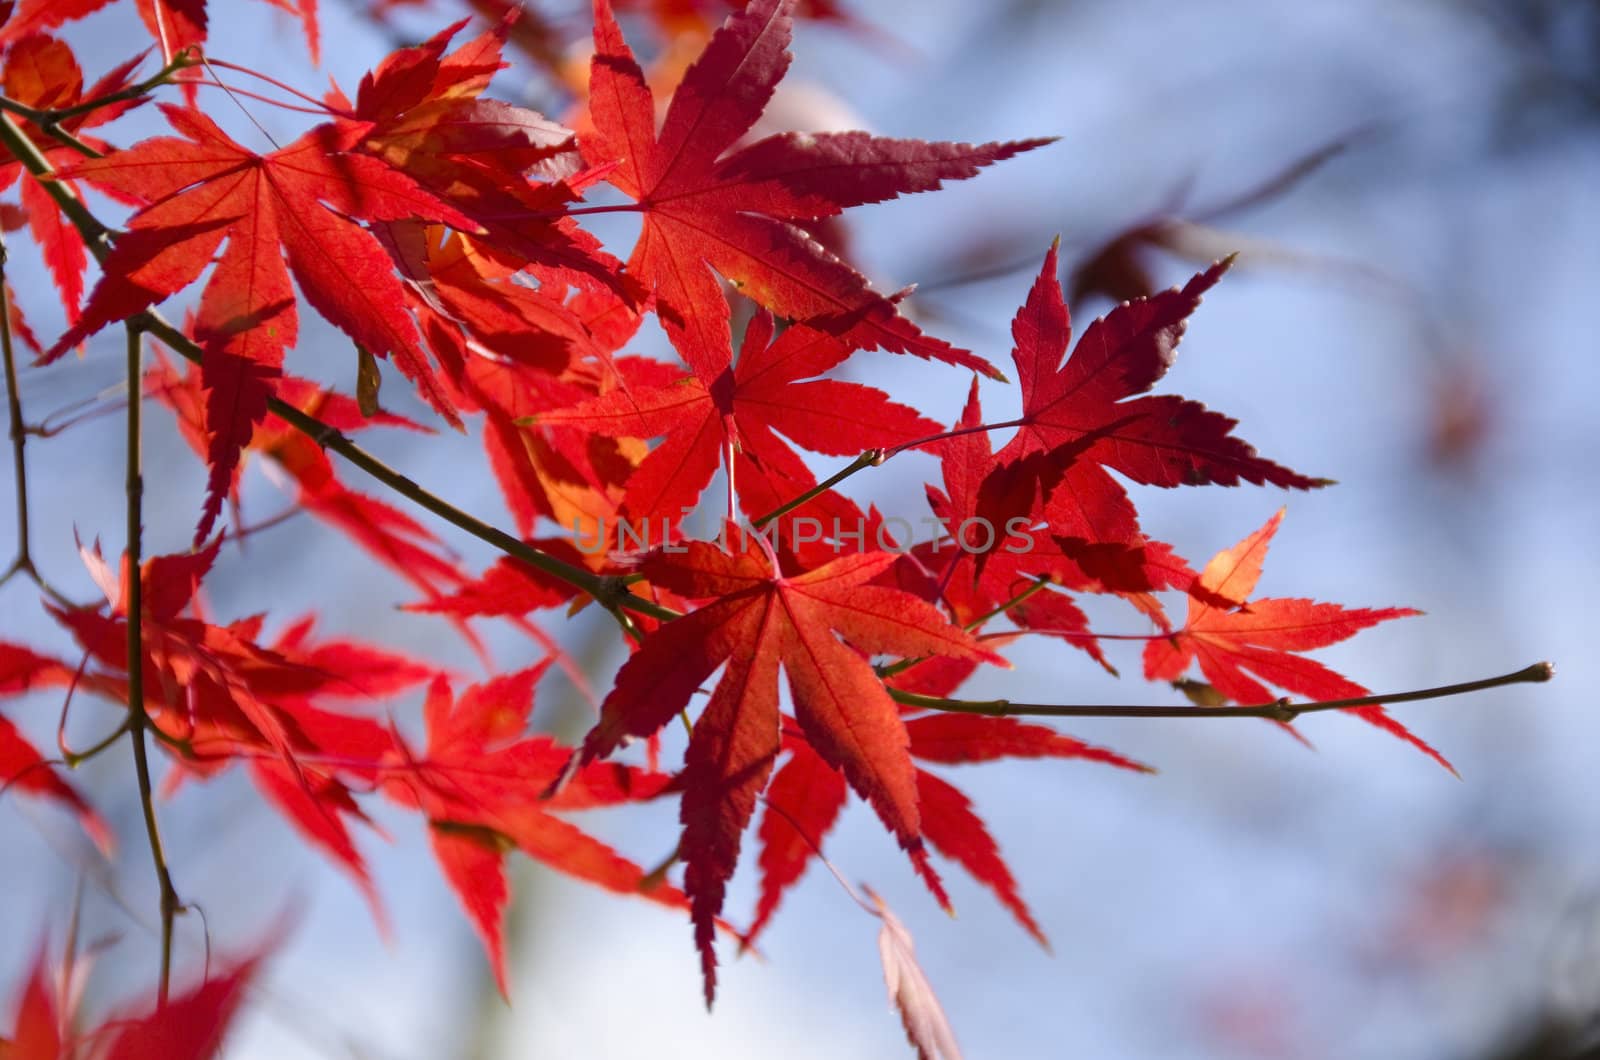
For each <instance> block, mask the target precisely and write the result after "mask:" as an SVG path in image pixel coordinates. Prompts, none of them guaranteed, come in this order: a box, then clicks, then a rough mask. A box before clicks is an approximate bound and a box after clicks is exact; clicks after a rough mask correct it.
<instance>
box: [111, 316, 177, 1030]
mask: <svg viewBox="0 0 1600 1060" xmlns="http://www.w3.org/2000/svg"><path fill="white" fill-rule="evenodd" d="M127 332H128V440H127V447H128V478H127V495H128V496H127V500H128V505H127V507H128V545H127V562H126V566H125V567H124V569H125V571H126V574H125V576H124V581H123V587H122V591H123V595H124V599H123V600H122V601H121V603H122V607H123V612H124V614H126V616H127V620H128V731H129V732H130V733H131V735H132V736H133V767H134V772H135V774H136V775H137V777H138V782H139V805H140V807H141V808H142V809H143V810H144V829H145V834H146V836H147V837H148V838H149V840H150V857H151V860H152V861H154V862H155V867H156V883H157V885H158V886H159V887H160V890H161V898H160V901H161V979H160V981H159V985H158V987H157V991H156V1005H157V1007H158V1008H165V1007H166V1005H167V993H168V990H169V988H170V986H171V983H172V922H173V918H174V917H176V916H177V915H178V913H179V912H180V911H181V910H182V908H183V906H182V903H180V902H179V901H178V892H177V889H176V888H174V887H173V885H172V873H171V872H170V871H169V870H168V868H167V857H166V854H165V853H164V852H163V850H162V846H161V829H160V828H159V827H158V826H157V824H156V805H155V788H154V785H153V784H152V783H151V780H150V752H149V749H148V748H147V747H146V746H145V739H144V735H145V729H146V728H147V727H148V726H149V724H150V718H149V716H148V715H147V714H146V713H145V710H144V640H143V638H144V628H143V627H144V586H143V584H142V582H143V579H142V577H141V573H140V569H139V568H140V565H141V563H142V562H143V559H142V552H143V548H142V539H143V508H144V478H143V474H142V472H141V467H140V463H141V461H140V450H141V444H140V443H141V437H142V433H143V432H142V430H141V425H140V422H139V421H140V415H139V414H140V409H141V406H142V405H143V404H144V402H143V401H142V399H141V394H140V381H141V375H142V373H141V365H140V360H141V358H140V353H141V351H142V349H143V339H142V338H141V337H140V333H139V329H138V328H137V327H136V326H134V325H133V324H129V325H128V326H127Z"/></svg>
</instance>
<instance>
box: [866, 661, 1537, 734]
mask: <svg viewBox="0 0 1600 1060" xmlns="http://www.w3.org/2000/svg"><path fill="white" fill-rule="evenodd" d="M1555 672H1556V668H1555V665H1554V664H1553V663H1548V662H1537V663H1534V664H1533V665H1532V666H1525V667H1523V668H1522V669H1520V670H1517V671H1515V672H1513V673H1509V674H1501V675H1499V676H1498V677H1485V678H1483V679H1482V680H1478V681H1463V682H1460V683H1459V684H1453V685H1440V686H1438V687H1437V688H1423V689H1418V690H1416V691H1411V692H1390V693H1388V694H1386V695H1369V696H1353V697H1351V698H1349V699H1319V700H1312V701H1310V702H1307V703H1294V702H1291V701H1290V700H1289V699H1288V698H1284V699H1279V700H1275V701H1274V702H1271V703H1253V704H1250V705H1248V706H1242V707H1194V706H1190V707H1185V706H1178V705H1176V704H1170V705H1164V706H1136V705H1135V706H1130V705H1123V704H1106V705H1091V704H1081V703H1013V702H1011V701H1010V700H1008V699H944V698H941V697H939V696H924V695H920V694H918V693H916V692H905V691H902V690H901V689H898V688H891V689H889V695H890V696H891V697H892V698H893V699H894V700H895V701H896V702H899V703H904V704H905V705H906V706H908V707H923V708H925V709H928V710H943V711H947V712H950V713H955V714H983V715H987V716H989V717H994V718H1010V717H1021V716H1032V717H1045V718H1271V719H1272V720H1273V721H1283V722H1289V721H1294V720H1295V719H1296V718H1298V717H1299V716H1300V715H1302V714H1315V713H1317V712H1319V711H1324V710H1347V709H1349V708H1351V707H1371V706H1378V705H1381V704H1385V703H1412V702H1416V701H1418V700H1423V699H1442V698H1444V697H1445V696H1459V695H1464V694H1466V693H1468V692H1482V691H1484V690H1486V689H1490V688H1499V687H1500V686H1502V685H1515V684H1524V683H1534V682H1541V681H1548V680H1550V679H1551V678H1552V677H1554V676H1555Z"/></svg>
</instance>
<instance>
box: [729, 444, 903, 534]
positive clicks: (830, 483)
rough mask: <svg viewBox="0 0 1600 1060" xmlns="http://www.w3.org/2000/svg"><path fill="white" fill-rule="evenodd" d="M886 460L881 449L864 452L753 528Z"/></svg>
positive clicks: (755, 524)
mask: <svg viewBox="0 0 1600 1060" xmlns="http://www.w3.org/2000/svg"><path fill="white" fill-rule="evenodd" d="M886 459H887V456H886V454H885V453H884V451H883V450H882V449H868V450H867V451H866V452H864V453H862V454H861V455H860V456H858V457H856V458H855V459H854V460H852V461H850V463H849V464H847V465H845V466H844V467H842V468H840V469H839V470H838V471H835V472H834V473H833V474H832V475H829V476H828V477H827V478H825V479H823V480H822V481H821V482H819V483H817V484H816V485H815V486H812V487H811V488H810V489H808V490H806V491H805V492H804V493H802V494H800V495H799V496H798V497H793V498H791V499H790V500H787V501H785V502H784V503H783V504H781V505H779V506H778V507H776V508H774V509H772V511H770V512H768V513H767V514H766V515H763V516H762V517H761V518H759V519H757V520H756V521H755V523H754V526H755V528H756V529H757V530H760V529H761V528H762V527H763V526H766V525H767V524H768V523H770V522H772V520H774V519H776V518H778V517H779V516H780V515H788V514H789V513H790V512H792V511H794V510H795V509H796V508H798V507H800V506H801V505H802V504H804V503H806V502H807V501H809V500H811V498H813V497H817V496H820V495H821V494H823V493H826V492H827V491H828V490H831V489H833V487H835V486H837V485H838V484H839V483H841V482H843V481H844V480H845V479H847V478H849V477H850V476H851V475H854V474H855V473H856V472H857V471H860V470H861V469H862V468H868V467H877V466H878V465H879V464H881V463H883V462H884V460H886ZM730 473H731V472H730Z"/></svg>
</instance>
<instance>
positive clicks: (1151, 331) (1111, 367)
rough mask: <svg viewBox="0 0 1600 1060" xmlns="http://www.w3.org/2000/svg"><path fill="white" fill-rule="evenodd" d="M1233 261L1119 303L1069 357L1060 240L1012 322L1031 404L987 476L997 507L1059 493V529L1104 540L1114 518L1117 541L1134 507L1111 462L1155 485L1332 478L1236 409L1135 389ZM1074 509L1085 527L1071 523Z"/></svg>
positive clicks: (989, 497)
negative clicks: (1262, 445) (1279, 449)
mask: <svg viewBox="0 0 1600 1060" xmlns="http://www.w3.org/2000/svg"><path fill="white" fill-rule="evenodd" d="M1230 261H1231V259H1225V260H1223V261H1219V262H1217V263H1216V264H1214V265H1212V266H1211V267H1210V268H1209V269H1207V270H1205V271H1204V272H1202V273H1200V274H1199V275H1197V276H1195V277H1194V278H1193V279H1192V280H1190V281H1189V282H1188V283H1187V284H1185V285H1184V286H1183V288H1182V289H1177V288H1174V289H1172V290H1169V291H1164V292H1162V293H1161V294H1158V295H1156V296H1155V297H1153V298H1148V299H1142V300H1138V301H1133V302H1126V303H1123V304H1122V305H1119V306H1118V307H1117V308H1116V309H1114V310H1112V311H1111V312H1110V313H1109V314H1107V315H1106V316H1105V317H1103V318H1101V319H1098V320H1096V321H1094V322H1093V323H1092V324H1090V325H1089V327H1088V329H1087V330H1086V331H1085V332H1084V334H1083V338H1082V339H1081V340H1079V342H1078V345H1077V348H1076V349H1074V350H1073V352H1072V356H1071V357H1069V358H1067V360H1066V362H1065V363H1062V356H1063V355H1064V354H1065V353H1066V352H1067V346H1068V344H1069V342H1070V341H1071V337H1072V331H1071V324H1070V322H1069V319H1068V315H1067V306H1066V303H1065V302H1064V301H1063V300H1062V297H1061V283H1060V281H1059V280H1058V278H1057V261H1056V247H1055V246H1052V247H1051V248H1050V251H1049V253H1048V254H1046V255H1045V260H1044V267H1043V268H1042V269H1041V270H1040V272H1039V277H1038V279H1037V280H1035V281H1034V284H1033V288H1032V290H1031V291H1029V293H1028V299H1027V301H1026V302H1025V303H1024V304H1023V306H1022V308H1021V309H1019V310H1018V311H1017V315H1016V317H1015V319H1014V320H1013V321H1012V323H1011V334H1012V336H1013V338H1014V339H1015V341H1016V347H1015V349H1014V350H1013V351H1012V359H1013V361H1014V362H1015V363H1016V366H1017V379H1018V383H1019V384H1020V386H1021V388H1022V409H1023V413H1022V416H1021V418H1020V419H1019V420H1018V421H1017V423H1018V430H1017V433H1016V435H1015V436H1014V437H1013V438H1012V439H1011V440H1010V441H1009V442H1008V443H1007V444H1006V445H1005V447H1004V448H1002V449H1001V450H1000V452H999V453H997V454H996V455H995V464H996V467H995V470H994V471H993V472H992V473H991V474H990V475H989V477H988V479H987V480H986V481H985V482H984V484H983V487H982V489H983V493H984V502H983V503H982V505H981V507H982V509H983V511H984V513H985V514H986V515H987V516H989V517H990V518H999V519H1000V520H1001V521H1003V520H1004V519H1005V518H1006V517H1009V516H1011V515H1018V514H1020V515H1034V514H1039V513H1040V512H1041V511H1042V509H1043V507H1044V505H1045V503H1046V502H1047V501H1054V502H1055V510H1054V511H1053V512H1052V513H1051V515H1050V522H1051V525H1052V527H1054V528H1056V529H1057V532H1058V533H1059V532H1063V531H1064V532H1067V533H1069V534H1073V535H1074V536H1078V535H1081V534H1083V533H1084V532H1085V530H1087V532H1088V533H1089V534H1091V535H1094V536H1092V537H1091V538H1090V539H1091V540H1094V539H1100V540H1104V539H1106V537H1105V536H1104V532H1103V531H1096V530H1095V529H1094V528H1096V527H1098V526H1102V525H1107V526H1115V527H1117V530H1116V536H1115V537H1112V538H1111V539H1112V540H1115V539H1117V537H1121V536H1125V535H1126V534H1128V533H1129V532H1131V531H1130V530H1129V527H1128V524H1129V523H1130V521H1131V520H1132V519H1133V506H1132V504H1131V502H1130V501H1129V500H1128V497H1127V494H1126V492H1125V491H1124V490H1123V488H1122V487H1121V486H1120V485H1119V484H1118V483H1117V481H1116V480H1115V479H1113V478H1112V477H1111V475H1110V474H1109V473H1108V471H1116V472H1118V473H1119V474H1122V475H1124V476H1126V477H1127V478H1129V479H1132V480H1133V481H1134V482H1138V483H1141V484H1144V485H1151V486H1198V485H1206V484H1215V485H1220V486H1235V485H1238V484H1239V483H1240V482H1251V483H1255V484H1257V485H1261V484H1263V483H1269V482H1270V483H1272V484H1273V485H1276V486H1284V487H1290V488H1295V489H1311V488H1314V487H1317V486H1325V485H1327V484H1328V480H1326V479H1317V478H1309V477H1307V476H1305V475H1302V474H1299V473H1298V472H1295V471H1291V470H1290V469H1288V468H1286V467H1282V466H1280V465H1278V464H1274V463H1272V462H1271V461H1269V460H1265V459H1263V458H1262V457H1260V456H1258V455H1257V454H1256V451H1255V450H1254V449H1253V448H1251V447H1250V446H1249V445H1247V444H1245V443H1244V442H1243V441H1241V440H1240V439H1238V438H1235V437H1234V436H1233V433H1232V432H1233V428H1234V426H1235V421H1234V420H1231V419H1229V418H1228V417H1226V416H1224V415H1222V414H1220V413H1217V412H1212V411H1211V410H1209V409H1207V408H1206V407H1205V406H1204V405H1201V404H1200V403H1198V402H1195V401H1190V400H1187V399H1185V398H1181V397H1177V396H1175V395H1165V394H1163V395H1158V396H1148V397H1135V396H1134V395H1137V394H1142V393H1144V392H1145V391H1147V390H1149V389H1150V388H1151V387H1152V386H1154V385H1155V383H1156V382H1157V381H1158V380H1160V379H1161V377H1162V376H1164V375H1165V374H1166V372H1167V369H1169V368H1170V367H1172V363H1173V361H1174V359H1175V358H1176V355H1177V347H1178V341H1179V339H1181V338H1182V336H1183V331H1184V327H1185V323H1186V321H1187V319H1188V317H1189V315H1190V314H1191V313H1193V312H1194V310H1195V307H1196V306H1198V305H1199V304H1200V296H1201V295H1203V294H1204V293H1205V292H1206V291H1207V290H1209V289H1210V288H1211V286H1212V285H1213V284H1215V283H1216V282H1217V280H1218V279H1220V278H1221V276H1222V274H1223V273H1224V272H1226V271H1227V269H1228V266H1229V264H1230ZM1129 399H1131V400H1129ZM1063 491H1065V496H1064V497H1062V498H1060V499H1059V500H1058V499H1056V497H1055V495H1056V494H1058V493H1062V492H1063ZM1069 520H1070V521H1071V522H1072V523H1075V524H1076V526H1067V525H1064V524H1066V523H1067V522H1068V521H1069ZM1134 526H1136V523H1135V524H1134ZM1080 528H1084V529H1080Z"/></svg>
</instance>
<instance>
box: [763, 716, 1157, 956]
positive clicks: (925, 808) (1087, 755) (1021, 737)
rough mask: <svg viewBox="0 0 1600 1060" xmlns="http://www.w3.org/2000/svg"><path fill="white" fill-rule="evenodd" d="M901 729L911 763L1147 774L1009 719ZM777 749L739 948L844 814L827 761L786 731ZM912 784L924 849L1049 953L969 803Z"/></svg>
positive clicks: (841, 792) (930, 777) (931, 722)
mask: <svg viewBox="0 0 1600 1060" xmlns="http://www.w3.org/2000/svg"><path fill="white" fill-rule="evenodd" d="M905 727H906V733H907V735H908V736H909V737H910V751H911V756H912V757H913V758H916V759H919V760H921V761H924V762H930V763H937V764H941V765H958V764H961V763H965V762H992V761H998V760H1000V759H1002V758H1082V759H1087V760H1090V761H1098V762H1104V763H1106V764H1108V765H1114V766H1118V767H1120V768H1123V769H1133V770H1138V771H1140V772H1149V769H1148V767H1146V766H1142V765H1140V764H1139V763H1137V762H1134V761H1132V760H1130V759H1127V758H1124V757H1122V756H1121V755H1119V754H1116V753H1115V752H1112V751H1107V750H1104V749H1103V748H1099V747H1094V746H1091V745H1089V744H1086V743H1084V742H1082V741H1080V740H1076V739H1073V738H1072V737H1070V736H1065V735H1062V734H1061V733H1058V732H1056V731H1055V730H1054V729H1051V728H1048V727H1047V726H1044V725H1031V724H1027V723H1025V722H1020V721H1017V720H1015V719H1013V718H985V717H980V716H977V715H971V714H924V715H921V716H918V717H914V718H909V719H907V720H906V723H905ZM783 747H784V750H786V751H788V752H789V759H788V761H787V762H785V763H784V765H783V767H782V768H781V769H779V770H778V772H777V774H776V775H775V776H774V777H773V778H772V784H771V785H770V786H769V787H768V788H767V793H766V803H767V809H766V811H765V812H764V813H763V815H762V818H761V825H760V827H759V829H758V832H757V836H758V839H759V842H760V844H761V855H760V858H759V862H758V864H759V865H760V868H761V894H760V898H759V899H758V900H757V902H756V915H755V919H754V920H753V921H751V924H750V927H749V929H748V930H747V931H746V932H745V935H744V944H745V945H749V944H750V943H751V942H753V941H754V940H755V938H756V936H757V935H758V934H760V932H761V929H762V928H764V927H765V926H766V924H767V922H768V921H769V920H770V919H771V917H772V914H773V913H774V912H775V911H776V910H777V908H778V904H779V902H781V901H782V899H783V896H784V894H785V893H786V892H787V891H788V890H789V888H790V887H792V886H793V885H794V884H795V883H797V882H799V880H800V877H801V875H802V874H804V873H805V871H806V869H807V868H808V867H809V866H810V864H811V861H812V860H813V858H815V857H816V856H817V855H818V848H819V847H820V846H821V844H822V839H823V837H824V836H825V835H827V833H828V831H829V830H830V829H832V827H833V825H834V823H835V822H836V821H837V820H838V818H839V814H840V812H841V811H842V810H843V809H844V803H845V794H846V788H845V781H844V778H843V777H842V776H841V775H840V774H839V772H838V770H836V769H834V768H833V767H832V766H830V765H828V763H826V762H824V761H823V760H822V758H821V756H819V755H818V754H817V753H816V752H815V751H813V750H812V749H811V746H810V745H809V744H807V743H806V741H805V740H804V739H803V738H802V737H801V735H800V734H799V733H798V732H795V731H791V730H789V729H787V728H786V729H785V731H784V735H783ZM916 785H917V803H918V810H919V811H920V813H921V815H922V833H923V835H924V836H925V837H926V838H927V840H928V842H929V843H930V844H932V845H933V848H934V849H935V850H937V851H938V852H939V853H941V854H943V855H944V856H945V857H947V858H949V859H951V860H952V861H954V862H956V863H957V864H958V865H960V866H961V867H962V868H964V869H966V870H967V871H968V872H969V873H971V874H972V877H973V878H974V879H976V880H977V881H978V882H979V883H981V884H983V885H984V886H986V887H988V888H989V889H990V890H991V891H993V892H994V894H995V897H996V898H998V899H999V900H1000V903H1001V904H1002V905H1004V906H1005V907H1006V908H1007V909H1008V910H1010V911H1011V914H1012V915H1013V916H1015V917H1016V918H1017V922H1018V923H1019V924H1021V925H1022V927H1023V929H1024V930H1026V931H1027V932H1028V934H1030V935H1032V936H1033V937H1034V938H1035V939H1037V940H1038V942H1039V943H1040V945H1048V943H1047V942H1046V940H1045V936H1044V932H1043V930H1042V929H1040V927H1039V925H1038V923H1037V922H1036V921H1035V920H1034V918H1033V914H1032V912H1031V911H1030V910H1029V909H1028V905H1027V903H1026V902H1024V901H1023V899H1022V895H1021V893H1020V891H1019V890H1018V887H1017V881H1016V879H1015V878H1014V877H1013V876H1012V875H1011V870H1010V868H1009V867H1008V866H1007V865H1006V863H1005V860H1004V859H1003V858H1002V857H1001V856H1000V847H999V845H998V844H997V843H996V842H995V840H994V837H993V836H992V835H990V834H989V829H988V827H987V826H986V825H985V824H984V823H983V819H982V818H980V817H979V816H978V815H977V814H976V813H975V812H974V811H973V809H972V803H971V801H970V800H969V799H968V798H967V797H966V795H964V794H963V793H962V792H961V791H960V790H959V789H958V788H956V787H955V786H954V785H952V784H950V783H949V782H948V781H946V780H944V779H942V778H940V777H939V776H938V775H937V774H934V773H930V772H928V771H927V770H925V769H923V768H921V767H920V766H919V767H918V768H917V771H916Z"/></svg>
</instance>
